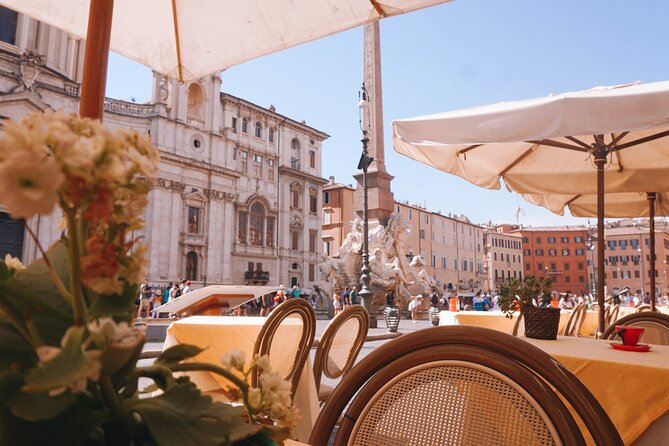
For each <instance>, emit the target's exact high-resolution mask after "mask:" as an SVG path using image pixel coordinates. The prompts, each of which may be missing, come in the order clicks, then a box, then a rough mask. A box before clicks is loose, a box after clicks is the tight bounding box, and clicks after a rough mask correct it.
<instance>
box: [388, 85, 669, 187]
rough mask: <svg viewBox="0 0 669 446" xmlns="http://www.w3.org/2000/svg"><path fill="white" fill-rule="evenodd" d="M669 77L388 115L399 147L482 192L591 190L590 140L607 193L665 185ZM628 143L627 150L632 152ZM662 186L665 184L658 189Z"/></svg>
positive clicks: (668, 163) (593, 171) (593, 177)
mask: <svg viewBox="0 0 669 446" xmlns="http://www.w3.org/2000/svg"><path fill="white" fill-rule="evenodd" d="M667 104H669V82H657V83H649V84H631V85H621V86H615V87H598V88H594V89H591V90H587V91H581V92H576V93H564V94H560V95H554V96H548V97H546V98H540V99H530V100H524V101H516V102H506V103H499V104H493V105H488V106H483V107H476V108H470V109H465V110H458V111H453V112H447V113H440V114H435V115H429V116H421V117H418V118H410V119H400V120H395V121H393V133H394V136H393V145H394V147H395V150H396V151H397V152H398V153H401V154H403V155H406V156H408V157H409V158H413V159H415V160H417V161H420V162H422V163H425V164H428V165H430V166H433V167H436V168H437V169H440V170H443V171H444V172H448V173H452V174H454V175H458V176H460V177H462V178H464V179H465V180H467V181H469V182H470V183H473V184H476V185H477V186H481V187H485V188H488V189H499V188H500V177H503V178H504V182H505V184H506V186H507V187H508V188H509V189H510V190H512V191H515V192H519V193H523V194H528V193H540V194H564V193H573V194H579V193H596V192H597V182H596V175H597V170H596V168H595V164H594V158H595V156H594V155H595V154H594V151H595V148H596V147H597V145H598V143H597V140H596V139H599V138H601V139H602V140H603V142H604V144H605V145H606V146H609V147H608V148H609V150H607V151H606V154H605V155H606V156H607V158H606V160H607V169H606V183H605V189H604V190H605V191H606V192H646V191H648V190H658V188H654V187H650V188H649V185H653V184H657V185H658V186H662V185H663V187H664V189H665V190H666V189H669V181H667V180H666V174H667V170H666V169H667V168H669V150H667V148H668V147H669V138H662V137H664V136H667V135H669V107H668V106H667ZM632 148H633V149H632ZM660 189H662V188H660Z"/></svg>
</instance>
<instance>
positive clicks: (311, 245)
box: [309, 229, 318, 252]
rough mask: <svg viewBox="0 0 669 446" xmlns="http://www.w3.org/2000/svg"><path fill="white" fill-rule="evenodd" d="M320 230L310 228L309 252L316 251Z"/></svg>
mask: <svg viewBox="0 0 669 446" xmlns="http://www.w3.org/2000/svg"><path fill="white" fill-rule="evenodd" d="M317 235H318V231H314V230H313V229H310V230H309V252H316V236H317Z"/></svg>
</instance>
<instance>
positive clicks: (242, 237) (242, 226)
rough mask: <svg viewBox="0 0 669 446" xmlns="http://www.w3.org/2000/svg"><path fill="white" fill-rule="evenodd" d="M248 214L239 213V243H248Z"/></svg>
mask: <svg viewBox="0 0 669 446" xmlns="http://www.w3.org/2000/svg"><path fill="white" fill-rule="evenodd" d="M247 217H248V214H247V213H246V212H240V213H239V219H238V223H237V241H238V242H239V243H246V220H247Z"/></svg>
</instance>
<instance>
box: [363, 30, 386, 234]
mask: <svg viewBox="0 0 669 446" xmlns="http://www.w3.org/2000/svg"><path fill="white" fill-rule="evenodd" d="M363 63H364V82H365V88H366V89H367V92H368V94H369V127H370V128H369V129H368V132H367V138H369V142H368V143H367V150H368V152H369V155H370V156H372V157H373V158H374V161H373V162H372V164H371V165H370V166H369V169H368V171H367V190H368V202H369V210H368V215H369V221H370V223H371V225H372V227H373V226H374V224H382V225H384V226H385V225H386V223H387V222H388V218H389V217H390V215H391V214H392V213H393V206H394V201H395V200H394V198H393V194H392V192H391V191H390V182H391V181H392V179H393V176H392V175H390V174H389V173H388V172H386V166H385V162H384V161H385V155H384V139H383V129H384V126H383V96H382V84H381V38H380V31H379V22H378V21H376V22H373V23H369V24H367V25H365V31H364V62H363ZM360 137H361V138H362V133H361V135H360ZM360 150H361V151H362V143H361V146H360ZM353 177H354V178H355V179H356V181H357V182H358V188H357V190H356V191H355V196H354V201H355V210H356V213H357V214H358V216H359V217H360V218H362V201H363V200H362V171H358V173H356V174H355V175H354V176H353Z"/></svg>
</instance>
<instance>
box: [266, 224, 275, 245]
mask: <svg viewBox="0 0 669 446" xmlns="http://www.w3.org/2000/svg"><path fill="white" fill-rule="evenodd" d="M266 230H267V231H266V233H265V245H266V246H269V247H273V246H274V217H267V227H266Z"/></svg>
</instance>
